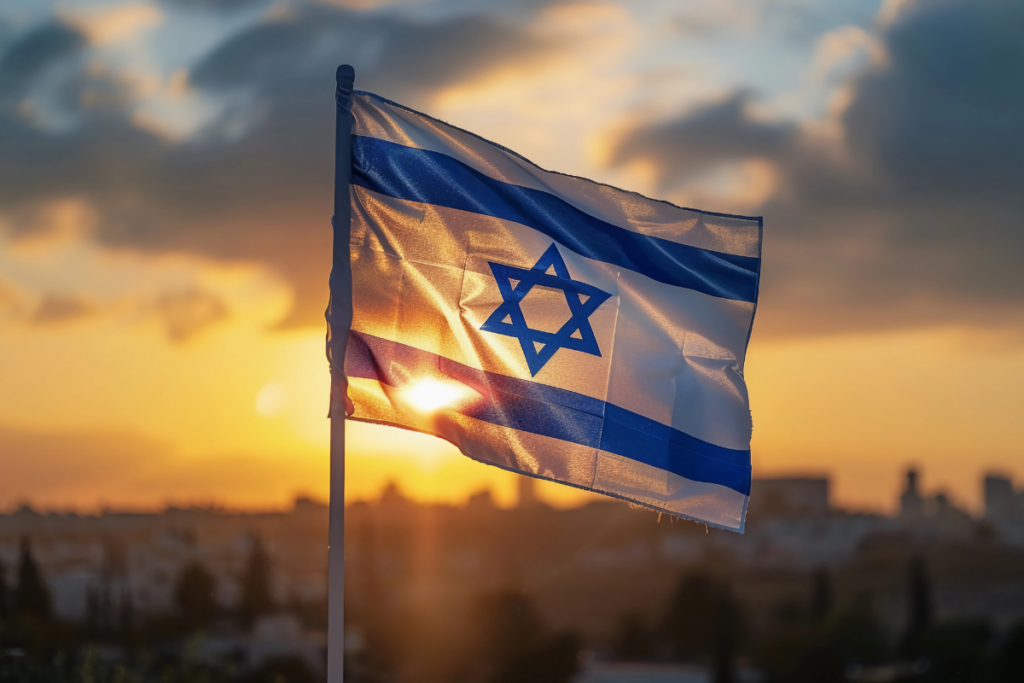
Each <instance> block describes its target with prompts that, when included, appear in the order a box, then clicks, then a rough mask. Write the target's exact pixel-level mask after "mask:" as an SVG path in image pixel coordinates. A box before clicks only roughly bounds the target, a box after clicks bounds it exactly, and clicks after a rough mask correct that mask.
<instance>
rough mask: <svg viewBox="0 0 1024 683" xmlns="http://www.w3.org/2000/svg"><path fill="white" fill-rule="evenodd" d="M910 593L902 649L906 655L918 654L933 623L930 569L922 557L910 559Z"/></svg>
mask: <svg viewBox="0 0 1024 683" xmlns="http://www.w3.org/2000/svg"><path fill="white" fill-rule="evenodd" d="M908 593H909V601H908V606H909V614H908V619H907V630H906V633H905V634H904V636H903V644H902V647H901V648H900V649H901V650H902V651H903V654H904V655H907V656H913V655H916V654H918V651H919V650H920V646H921V639H922V638H923V637H924V635H925V633H927V631H928V628H929V627H930V626H931V623H932V588H931V582H930V581H929V580H928V570H927V568H926V567H925V564H924V559H922V558H921V557H914V558H913V559H911V560H910V576H909V586H908Z"/></svg>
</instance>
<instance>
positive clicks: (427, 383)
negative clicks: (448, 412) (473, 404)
mask: <svg viewBox="0 0 1024 683" xmlns="http://www.w3.org/2000/svg"><path fill="white" fill-rule="evenodd" d="M472 393H473V392H472V390H470V389H469V388H468V387H466V385H464V384H459V383H457V382H441V381H438V380H436V379H434V378H432V377H425V378H423V379H421V380H419V381H417V382H415V383H414V384H412V385H411V386H409V387H408V388H406V389H404V390H403V391H402V394H401V395H402V399H403V400H404V401H406V402H407V403H410V404H411V405H412V407H413V408H415V409H416V410H418V411H420V412H422V413H429V412H433V411H435V410H437V409H438V408H443V407H445V406H448V405H451V404H452V403H455V402H456V401H458V400H460V399H464V398H468V397H469V396H470V395H471V394H472Z"/></svg>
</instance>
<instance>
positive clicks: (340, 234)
mask: <svg viewBox="0 0 1024 683" xmlns="http://www.w3.org/2000/svg"><path fill="white" fill-rule="evenodd" d="M355 76H356V75H355V71H354V70H353V69H352V67H351V66H348V65H342V66H339V67H338V72H337V84H338V87H337V90H336V95H335V101H336V108H337V112H336V123H335V140H334V264H333V266H332V269H331V308H330V310H329V311H328V319H329V321H330V323H331V340H330V342H329V344H330V348H331V411H330V417H331V501H330V531H329V534H328V536H329V537H328V543H329V546H328V551H327V683H344V678H345V413H346V411H345V388H346V382H345V376H344V374H343V373H342V372H341V369H342V364H343V363H344V359H345V355H344V350H345V342H346V341H347V339H348V328H349V324H350V323H351V321H352V297H351V294H350V292H351V289H352V274H351V270H350V267H349V255H348V244H349V187H348V186H349V178H350V175H351V172H352V138H351V132H352V114H351V107H352V89H353V86H354V83H355ZM339 295H340V296H339Z"/></svg>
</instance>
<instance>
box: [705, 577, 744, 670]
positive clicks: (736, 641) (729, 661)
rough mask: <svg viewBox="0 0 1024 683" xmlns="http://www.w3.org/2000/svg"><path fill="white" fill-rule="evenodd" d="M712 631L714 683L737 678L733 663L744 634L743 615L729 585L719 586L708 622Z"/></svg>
mask: <svg viewBox="0 0 1024 683" xmlns="http://www.w3.org/2000/svg"><path fill="white" fill-rule="evenodd" d="M708 627H709V630H710V631H711V637H712V639H713V642H712V646H711V647H712V666H713V674H714V683H732V682H733V680H735V674H734V671H733V663H734V660H735V659H736V653H737V650H738V649H739V646H740V640H741V638H742V635H743V617H742V615H741V614H740V608H739V605H738V604H736V601H735V600H734V599H733V597H732V589H731V588H730V587H729V586H728V585H724V586H722V587H720V588H719V590H718V591H717V595H716V597H715V607H714V611H713V613H712V617H711V623H710V624H708Z"/></svg>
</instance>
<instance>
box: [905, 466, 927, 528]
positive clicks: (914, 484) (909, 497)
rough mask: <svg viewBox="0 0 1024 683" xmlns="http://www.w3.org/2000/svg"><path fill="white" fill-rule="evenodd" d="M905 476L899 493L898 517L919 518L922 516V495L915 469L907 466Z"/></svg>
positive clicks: (912, 519)
mask: <svg viewBox="0 0 1024 683" xmlns="http://www.w3.org/2000/svg"><path fill="white" fill-rule="evenodd" d="M906 477H907V479H906V484H905V485H904V487H903V493H901V494H900V519H903V520H907V521H916V520H920V519H921V518H922V517H924V497H923V496H922V495H921V489H920V487H919V485H918V476H917V470H916V469H914V468H913V467H911V468H909V469H908V470H907V474H906Z"/></svg>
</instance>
